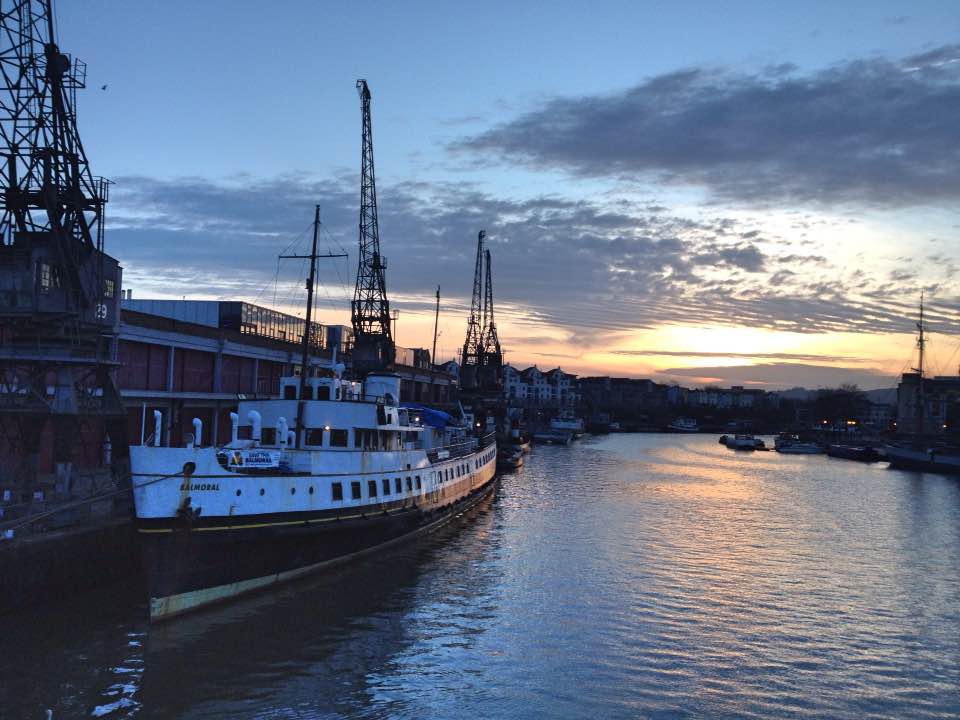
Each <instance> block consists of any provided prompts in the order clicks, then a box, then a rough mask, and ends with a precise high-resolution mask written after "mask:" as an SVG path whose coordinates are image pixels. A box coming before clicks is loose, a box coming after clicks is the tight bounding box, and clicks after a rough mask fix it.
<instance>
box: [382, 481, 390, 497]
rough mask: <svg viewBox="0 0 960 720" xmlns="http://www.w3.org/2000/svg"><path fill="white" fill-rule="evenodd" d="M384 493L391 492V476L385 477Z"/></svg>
mask: <svg viewBox="0 0 960 720" xmlns="http://www.w3.org/2000/svg"><path fill="white" fill-rule="evenodd" d="M383 494H384V495H389V494H390V478H384V479H383Z"/></svg>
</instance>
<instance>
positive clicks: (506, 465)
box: [497, 446, 523, 470]
mask: <svg viewBox="0 0 960 720" xmlns="http://www.w3.org/2000/svg"><path fill="white" fill-rule="evenodd" d="M497 467H498V468H503V469H505V470H515V469H517V468H518V467H523V450H520V449H518V448H514V447H509V446H508V447H501V448H500V449H499V450H497Z"/></svg>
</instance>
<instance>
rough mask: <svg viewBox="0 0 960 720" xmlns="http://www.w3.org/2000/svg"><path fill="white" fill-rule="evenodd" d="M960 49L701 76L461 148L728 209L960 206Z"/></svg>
mask: <svg viewBox="0 0 960 720" xmlns="http://www.w3.org/2000/svg"><path fill="white" fill-rule="evenodd" d="M958 60H960V45H954V46H949V47H941V48H937V49H934V50H931V51H929V52H925V53H923V54H922V55H916V56H913V57H909V58H906V59H904V60H902V61H900V62H896V61H893V60H889V59H868V60H859V61H853V62H848V63H845V64H840V65H836V66H834V67H830V68H827V69H824V70H821V71H820V72H817V73H814V74H811V75H806V76H798V75H796V73H795V68H793V67H792V66H789V65H781V66H777V67H776V68H774V69H768V71H767V72H763V73H761V74H757V75H747V74H734V73H732V72H725V71H720V70H708V69H690V70H684V71H680V72H674V73H671V74H667V75H661V76H658V77H654V78H651V79H649V80H646V81H644V82H642V83H640V84H639V85H636V86H634V87H631V88H628V89H627V90H625V91H624V92H622V93H619V94H616V95H603V96H599V95H598V96H584V97H560V98H556V99H553V100H549V101H547V102H546V103H545V104H543V105H542V106H541V107H539V108H537V109H535V110H533V111H532V112H529V113H527V114H525V115H521V116H519V117H517V118H515V119H514V120H511V121H509V122H507V123H505V124H502V125H500V126H497V127H494V128H492V129H490V130H488V131H486V132H484V133H482V134H479V135H476V136H473V137H470V138H468V139H465V140H462V141H460V142H458V143H456V144H455V145H454V146H453V148H454V149H455V150H459V151H462V152H468V153H472V154H476V155H478V156H481V157H485V158H490V157H494V158H496V157H499V158H501V159H504V160H506V161H515V162H521V163H524V164H527V165H530V166H532V167H535V168H560V169H565V170H568V171H571V172H573V173H575V174H578V175H584V176H594V177H611V176H614V177H625V178H636V179H647V180H650V179H655V180H659V181H661V182H666V183H675V184H687V185H697V186H703V187H706V188H707V189H709V190H710V191H711V193H712V194H713V196H714V198H715V199H718V200H724V201H739V202H746V203H755V204H768V203H783V202H820V203H829V204H837V203H855V204H867V205H871V206H877V205H879V206H884V207H889V206H907V205H918V204H927V203H942V202H952V201H956V200H957V199H958V198H960V143H957V127H956V118H957V117H958V116H960V62H958Z"/></svg>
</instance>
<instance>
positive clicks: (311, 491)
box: [309, 485, 313, 495]
mask: <svg viewBox="0 0 960 720" xmlns="http://www.w3.org/2000/svg"><path fill="white" fill-rule="evenodd" d="M309 492H310V494H311V495H313V485H311V486H310V491H309Z"/></svg>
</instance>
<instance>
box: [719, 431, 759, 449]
mask: <svg viewBox="0 0 960 720" xmlns="http://www.w3.org/2000/svg"><path fill="white" fill-rule="evenodd" d="M725 437H726V438H727V442H726V445H727V447H728V448H730V449H731V450H766V449H767V446H766V444H765V443H764V442H763V440H761V439H759V438H755V437H754V436H753V435H747V434H738V435H728V436H725Z"/></svg>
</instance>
